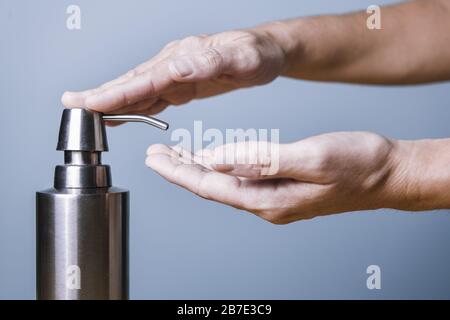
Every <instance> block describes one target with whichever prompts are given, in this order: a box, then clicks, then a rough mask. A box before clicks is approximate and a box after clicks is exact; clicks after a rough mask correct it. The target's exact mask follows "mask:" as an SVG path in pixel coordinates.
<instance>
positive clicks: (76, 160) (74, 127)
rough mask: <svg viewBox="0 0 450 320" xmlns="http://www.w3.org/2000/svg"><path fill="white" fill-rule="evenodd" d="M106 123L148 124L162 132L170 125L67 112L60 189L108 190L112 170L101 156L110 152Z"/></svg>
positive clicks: (61, 147) (143, 118)
mask: <svg viewBox="0 0 450 320" xmlns="http://www.w3.org/2000/svg"><path fill="white" fill-rule="evenodd" d="M105 121H120V122H144V123H147V124H149V125H152V126H155V127H157V128H159V129H161V130H167V129H168V128H169V125H168V124H167V123H165V122H164V121H161V120H158V119H155V118H152V117H148V116H145V115H104V114H102V113H99V112H95V111H91V110H88V109H81V108H73V109H65V110H64V111H63V115H62V118H61V126H60V129H59V139H58V145H57V147H56V149H57V150H59V151H64V165H59V166H56V168H55V182H54V186H55V188H56V189H63V188H75V189H76V188H108V187H111V186H112V183H111V169H110V167H109V166H108V165H103V164H102V163H101V153H102V152H104V151H108V141H107V138H106V130H105Z"/></svg>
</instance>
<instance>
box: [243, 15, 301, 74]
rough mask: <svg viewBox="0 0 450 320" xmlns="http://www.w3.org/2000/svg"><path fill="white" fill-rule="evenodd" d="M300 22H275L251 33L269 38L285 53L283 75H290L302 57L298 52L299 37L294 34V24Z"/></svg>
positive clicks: (254, 29) (256, 28)
mask: <svg viewBox="0 0 450 320" xmlns="http://www.w3.org/2000/svg"><path fill="white" fill-rule="evenodd" d="M300 20H301V19H297V20H292V21H289V20H288V21H273V22H270V23H266V24H263V25H260V26H257V27H255V28H253V29H251V31H253V32H256V33H258V34H260V35H262V36H264V37H265V38H267V39H268V40H269V41H270V42H272V43H273V44H274V45H276V46H277V47H278V48H280V50H281V51H282V52H283V55H284V63H283V70H282V72H281V75H285V74H288V73H289V70H291V69H292V68H293V65H294V64H295V63H298V61H297V58H298V57H299V56H300V55H299V54H298V52H299V51H300V48H301V42H300V39H299V37H298V36H297V37H296V36H295V35H294V34H293V32H292V28H293V26H292V24H293V23H295V24H299V23H300Z"/></svg>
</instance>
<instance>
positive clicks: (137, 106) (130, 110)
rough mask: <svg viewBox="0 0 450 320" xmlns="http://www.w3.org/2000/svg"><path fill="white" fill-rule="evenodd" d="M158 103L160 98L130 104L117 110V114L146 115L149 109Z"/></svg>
mask: <svg viewBox="0 0 450 320" xmlns="http://www.w3.org/2000/svg"><path fill="white" fill-rule="evenodd" d="M157 101H158V98H148V99H144V100H142V101H139V102H136V103H133V104H130V105H128V106H125V107H123V108H120V109H117V110H116V111H115V112H117V113H120V114H140V113H142V114H145V111H146V110H147V109H149V108H150V107H151V106H152V105H154V104H155V103H156V102H157Z"/></svg>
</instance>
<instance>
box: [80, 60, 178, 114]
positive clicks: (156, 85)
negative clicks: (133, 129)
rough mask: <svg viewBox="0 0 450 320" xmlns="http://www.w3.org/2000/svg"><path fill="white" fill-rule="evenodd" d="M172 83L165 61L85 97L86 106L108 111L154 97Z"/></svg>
mask: <svg viewBox="0 0 450 320" xmlns="http://www.w3.org/2000/svg"><path fill="white" fill-rule="evenodd" d="M173 83H174V81H173V79H172V78H171V75H170V72H168V67H167V63H166V62H161V63H160V64H157V65H155V66H154V67H153V68H151V69H150V70H148V71H146V72H144V73H142V74H139V75H137V76H136V77H134V78H132V79H130V80H129V81H127V82H125V83H121V84H118V85H115V86H112V87H110V88H107V89H106V90H104V91H102V92H99V93H98V94H96V95H93V96H89V97H87V98H86V106H87V107H88V108H90V109H94V110H96V111H101V112H109V111H111V110H115V109H118V108H121V107H124V106H127V105H130V104H133V103H136V102H138V101H141V100H144V99H148V98H150V97H156V96H158V95H159V94H160V93H161V92H163V91H164V90H165V89H167V88H168V87H169V86H170V85H172V84H173Z"/></svg>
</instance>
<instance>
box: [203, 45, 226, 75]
mask: <svg viewBox="0 0 450 320" xmlns="http://www.w3.org/2000/svg"><path fill="white" fill-rule="evenodd" d="M203 56H204V57H205V59H206V61H207V63H208V66H209V67H210V68H213V69H214V70H217V69H219V68H220V67H221V65H222V62H223V58H222V54H221V53H220V52H219V51H218V50H217V49H216V48H208V49H206V51H205V52H204V53H203Z"/></svg>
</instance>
